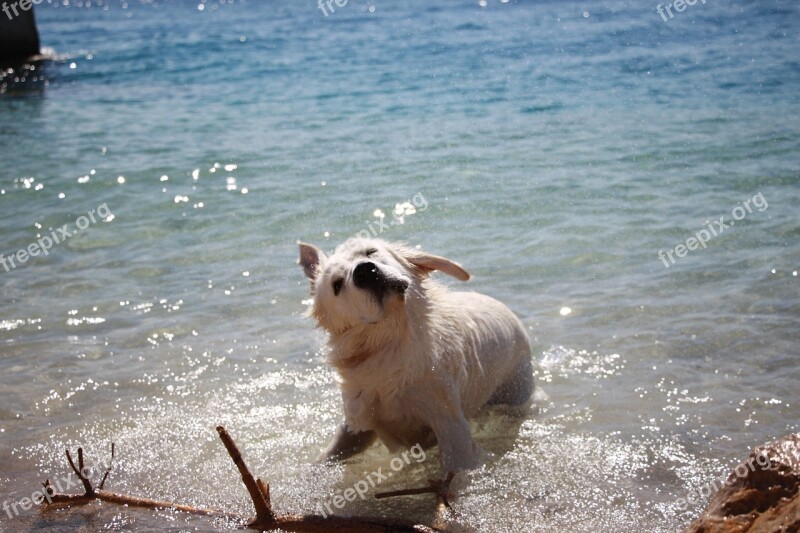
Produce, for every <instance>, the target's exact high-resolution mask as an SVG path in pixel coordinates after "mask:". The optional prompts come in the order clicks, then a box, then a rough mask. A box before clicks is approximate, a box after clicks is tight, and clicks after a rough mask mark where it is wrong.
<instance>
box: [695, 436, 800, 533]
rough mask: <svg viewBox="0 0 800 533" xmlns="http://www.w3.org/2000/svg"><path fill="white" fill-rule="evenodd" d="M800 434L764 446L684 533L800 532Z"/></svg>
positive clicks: (728, 480)
mask: <svg viewBox="0 0 800 533" xmlns="http://www.w3.org/2000/svg"><path fill="white" fill-rule="evenodd" d="M798 489H800V434H793V435H788V436H786V437H784V438H782V439H780V440H777V441H774V442H770V443H768V444H764V445H763V446H759V447H758V448H756V449H755V450H753V452H752V453H751V454H750V457H749V458H748V460H747V461H745V462H743V463H741V464H739V465H738V466H737V467H736V468H734V470H733V472H731V473H730V475H729V476H728V479H727V481H726V482H725V484H724V485H723V486H722V488H721V489H720V490H719V491H718V492H717V493H716V494H715V495H714V497H713V498H712V499H711V501H710V502H709V504H708V507H707V508H706V510H705V511H703V514H702V515H700V517H699V518H698V519H697V520H695V521H694V522H692V524H691V525H690V526H689V527H688V528H686V530H685V531H684V533H723V532H725V533H727V532H731V533H732V532H736V533H745V532H746V533H766V532H769V533H773V532H785V533H797V532H798V531H800V491H799V490H798Z"/></svg>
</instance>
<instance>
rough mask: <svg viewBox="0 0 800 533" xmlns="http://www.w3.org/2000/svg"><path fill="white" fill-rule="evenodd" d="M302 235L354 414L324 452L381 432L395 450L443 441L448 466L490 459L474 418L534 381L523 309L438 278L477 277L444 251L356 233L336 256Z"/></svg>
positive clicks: (333, 453)
mask: <svg viewBox="0 0 800 533" xmlns="http://www.w3.org/2000/svg"><path fill="white" fill-rule="evenodd" d="M298 245H299V247H300V261H299V262H300V265H301V266H302V268H303V271H304V272H305V274H306V276H307V277H308V278H309V280H310V281H311V295H312V297H313V301H314V302H313V305H312V307H311V308H310V314H311V315H312V316H313V317H314V318H315V319H316V321H317V323H318V324H319V326H321V327H322V328H323V329H325V330H326V331H327V332H328V334H329V344H330V347H331V353H330V359H329V360H330V364H331V365H332V366H333V367H334V368H335V369H336V370H337V371H338V373H339V375H340V385H341V390H342V399H343V401H344V413H345V422H344V423H343V424H342V425H341V426H340V427H339V429H338V431H337V433H336V436H335V438H334V439H333V442H332V443H331V444H330V446H329V448H328V449H327V450H326V451H325V452H324V453H323V457H322V458H323V459H324V460H326V461H333V460H342V459H346V458H348V457H351V456H352V455H354V454H357V453H359V452H361V451H362V450H364V449H365V448H367V447H368V446H370V445H371V444H372V443H373V442H374V441H375V439H380V440H381V441H382V442H383V443H384V444H385V445H386V447H387V448H389V450H391V451H398V450H400V449H408V448H410V447H411V446H413V445H415V444H422V445H424V446H427V445H431V444H433V443H438V445H439V449H440V452H441V457H442V466H443V468H444V470H445V471H451V472H457V471H463V470H469V469H472V468H476V467H478V466H480V465H481V464H482V463H483V461H484V458H485V457H484V453H483V451H482V450H481V448H480V447H479V446H478V445H477V444H476V443H475V441H474V440H473V438H472V434H471V432H470V428H469V424H468V422H467V419H468V418H470V417H472V416H474V415H475V414H476V413H477V412H478V410H479V409H480V408H481V407H483V406H485V405H491V404H508V405H521V404H524V403H525V402H527V401H528V400H529V399H530V397H531V394H532V393H533V389H534V380H533V369H532V363H531V350H530V342H529V340H528V335H527V333H526V332H525V328H524V327H523V325H522V323H521V322H520V321H519V319H518V318H517V317H516V316H515V315H514V313H512V312H511V310H510V309H508V307H506V306H505V305H503V304H502V303H500V302H498V301H497V300H495V299H493V298H490V297H489V296H485V295H483V294H478V293H475V292H456V291H452V290H449V289H447V288H445V287H443V286H441V285H439V284H437V283H435V282H434V281H432V280H431V279H430V275H431V273H432V272H433V271H435V270H438V271H440V272H443V273H445V274H448V275H450V276H453V277H455V278H457V279H459V280H461V281H467V280H468V279H469V277H470V276H469V274H468V273H467V271H466V270H464V269H463V268H462V267H461V265H459V264H458V263H456V262H454V261H451V260H449V259H446V258H444V257H440V256H436V255H431V254H428V253H424V252H422V251H420V250H417V249H414V248H410V247H408V246H405V245H402V244H396V243H388V242H386V241H383V240H380V239H364V238H351V239H349V240H347V241H345V242H344V243H342V244H341V245H339V247H337V248H336V250H335V251H334V252H333V254H331V255H330V256H327V255H326V254H325V253H324V252H323V251H322V250H320V249H319V248H317V247H316V246H313V245H311V244H305V243H298Z"/></svg>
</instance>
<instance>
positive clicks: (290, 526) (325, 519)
mask: <svg viewBox="0 0 800 533" xmlns="http://www.w3.org/2000/svg"><path fill="white" fill-rule="evenodd" d="M217 433H219V436H220V439H222V442H223V444H224V445H225V449H226V450H227V451H228V455H230V456H231V459H233V462H234V464H235V465H236V468H238V469H239V473H240V474H241V476H242V481H243V482H244V484H245V487H246V488H247V491H248V493H249V494H250V499H251V500H252V502H253V506H254V507H255V510H256V516H255V517H251V518H248V517H244V516H241V515H238V514H235V513H228V512H225V511H220V510H217V509H205V508H202V507H194V506H191V505H183V504H178V503H174V502H167V501H159V500H151V499H149V498H140V497H137V496H128V495H126V494H117V493H115V492H111V491H107V490H104V489H103V486H104V484H105V482H106V480H107V479H108V475H109V473H110V472H111V467H112V466H113V460H114V454H115V447H114V444H113V443H112V444H111V459H112V461H111V463H110V464H109V467H108V469H107V470H106V472H105V474H104V475H103V479H102V481H101V482H100V486H99V488H97V489H96V488H94V487H93V486H92V483H91V480H90V479H89V478H88V477H86V476H84V475H83V467H84V460H83V448H78V466H77V467H76V466H75V462H74V461H73V460H72V454H71V453H70V451H69V450H66V455H67V462H69V465H70V467H71V468H72V470H73V471H74V472H75V473H76V474H77V475H78V477H79V478H80V480H81V482H82V483H83V487H84V493H83V494H61V493H56V492H55V490H54V489H53V485H52V484H51V483H50V480H47V481H46V482H45V483H44V484H43V485H44V489H45V492H46V495H45V496H44V497H43V498H42V502H41V503H42V508H43V509H46V508H47V507H49V506H63V505H83V504H87V503H91V502H93V501H98V500H99V501H104V502H108V503H113V504H118V505H128V506H131V507H142V508H146V509H167V510H176V511H181V512H184V513H189V514H196V515H203V516H214V517H222V518H226V519H229V520H234V521H240V522H241V523H242V525H243V526H246V527H249V528H252V529H258V530H261V531H274V530H278V529H280V530H283V531H297V532H304V533H316V532H324V531H359V532H365V533H377V532H382V533H388V532H399V531H417V532H434V531H441V530H440V529H437V528H433V527H429V526H424V525H421V524H415V523H413V522H409V521H405V520H392V519H389V518H380V517H358V516H352V517H344V516H320V515H282V514H277V513H275V512H274V511H273V510H272V503H271V502H270V496H269V491H270V489H269V484H267V483H265V482H264V481H262V480H261V479H256V478H255V477H254V476H253V474H252V473H251V472H250V469H248V468H247V464H246V463H245V462H244V459H243V458H242V454H241V452H240V451H239V448H238V447H237V446H236V443H235V442H234V440H233V438H232V437H231V436H230V434H229V433H228V432H227V431H226V430H225V428H224V427H223V426H218V427H217ZM450 480H452V475H450V476H448V479H447V480H446V483H447V484H449V482H450ZM445 489H446V485H445ZM412 490H413V489H412ZM426 492H431V490H427V491H426ZM437 493H438V492H437ZM384 497H388V496H384Z"/></svg>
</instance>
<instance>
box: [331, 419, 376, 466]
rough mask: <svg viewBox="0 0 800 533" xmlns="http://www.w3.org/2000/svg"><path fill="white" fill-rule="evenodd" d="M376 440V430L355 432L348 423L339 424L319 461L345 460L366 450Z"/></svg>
mask: <svg viewBox="0 0 800 533" xmlns="http://www.w3.org/2000/svg"><path fill="white" fill-rule="evenodd" d="M374 441H375V432H374V431H359V432H355V431H352V430H350V428H349V427H347V424H346V423H343V424H342V425H341V426H339V429H337V430H336V435H335V436H334V437H333V440H332V441H331V443H330V445H328V448H327V449H326V450H325V451H324V452H322V455H320V457H319V459H317V461H318V462H324V463H332V462H335V461H343V460H345V459H347V458H349V457H352V456H354V455H355V454H357V453H359V452H362V451H364V450H366V449H367V448H368V447H369V445H370V444H372V443H373V442H374Z"/></svg>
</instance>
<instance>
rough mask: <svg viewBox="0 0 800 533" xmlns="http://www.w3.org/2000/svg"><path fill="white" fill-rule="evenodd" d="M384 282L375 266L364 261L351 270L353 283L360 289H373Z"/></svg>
mask: <svg viewBox="0 0 800 533" xmlns="http://www.w3.org/2000/svg"><path fill="white" fill-rule="evenodd" d="M384 282H385V279H384V276H383V274H382V273H381V271H380V270H378V267H377V265H375V263H373V262H371V261H365V262H363V263H359V264H358V265H356V268H355V270H353V283H355V285H356V287H358V288H360V289H369V288H375V287H377V286H379V285H382V284H383V283H384Z"/></svg>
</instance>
